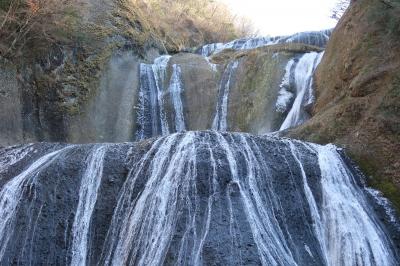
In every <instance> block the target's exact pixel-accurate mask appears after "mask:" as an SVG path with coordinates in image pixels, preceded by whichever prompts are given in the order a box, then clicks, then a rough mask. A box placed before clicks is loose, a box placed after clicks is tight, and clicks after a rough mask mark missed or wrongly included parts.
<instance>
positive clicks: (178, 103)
mask: <svg viewBox="0 0 400 266" xmlns="http://www.w3.org/2000/svg"><path fill="white" fill-rule="evenodd" d="M181 75H182V70H181V67H180V66H179V65H176V64H174V65H173V66H172V77H171V82H170V85H169V91H170V92H171V97H172V99H171V100H172V103H173V105H174V110H175V129H176V132H182V131H185V130H186V126H185V116H184V114H183V105H182V98H181V97H182V92H183V84H182V77H181Z"/></svg>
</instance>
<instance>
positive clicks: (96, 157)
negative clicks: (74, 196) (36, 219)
mask: <svg viewBox="0 0 400 266" xmlns="http://www.w3.org/2000/svg"><path fill="white" fill-rule="evenodd" d="M106 151H107V146H106V145H100V146H95V147H94V148H93V151H92V152H91V153H90V155H89V157H88V159H87V162H86V165H87V166H86V167H87V168H86V171H85V173H84V175H83V176H82V180H81V185H80V189H79V202H78V207H77V211H76V215H75V219H74V223H73V226H72V238H73V241H72V259H71V265H73V266H80V265H86V261H87V250H88V247H89V241H88V236H89V229H90V223H91V219H92V214H93V210H94V206H95V204H96V200H97V193H98V190H99V188H100V184H101V178H102V175H103V162H104V156H105V154H106Z"/></svg>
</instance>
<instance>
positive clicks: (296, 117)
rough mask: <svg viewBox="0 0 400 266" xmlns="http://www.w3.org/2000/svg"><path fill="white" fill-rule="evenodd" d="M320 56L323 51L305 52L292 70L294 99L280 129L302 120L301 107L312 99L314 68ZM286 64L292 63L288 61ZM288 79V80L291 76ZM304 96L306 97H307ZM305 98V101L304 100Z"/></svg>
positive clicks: (300, 122)
mask: <svg viewBox="0 0 400 266" xmlns="http://www.w3.org/2000/svg"><path fill="white" fill-rule="evenodd" d="M322 56H323V53H316V52H311V53H307V54H304V55H303V56H302V57H301V58H300V59H299V62H298V63H297V64H296V66H295V69H294V70H293V75H294V77H293V82H294V84H293V86H295V89H296V99H295V100H294V103H293V105H292V108H291V109H290V111H289V114H288V115H287V117H286V119H285V121H284V122H283V124H282V126H281V128H280V130H285V129H288V128H291V127H295V126H298V125H300V124H302V123H303V122H304V120H305V117H304V113H305V110H303V109H304V107H305V105H307V104H309V103H310V101H312V99H311V97H312V95H313V93H312V86H313V75H314V72H315V69H316V68H317V66H318V64H319V62H320V61H321V58H322ZM288 64H292V63H291V62H290V61H289V63H288ZM285 79H286V80H287V77H285ZM288 80H289V81H290V80H291V78H289V79H288ZM305 97H308V99H307V98H305ZM306 100H307V102H305V101H306Z"/></svg>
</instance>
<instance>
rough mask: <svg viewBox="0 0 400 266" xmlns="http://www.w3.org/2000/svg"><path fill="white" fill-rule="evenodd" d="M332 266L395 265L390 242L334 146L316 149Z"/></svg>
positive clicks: (329, 256) (328, 249) (329, 262)
mask: <svg viewBox="0 0 400 266" xmlns="http://www.w3.org/2000/svg"><path fill="white" fill-rule="evenodd" d="M315 149H316V150H317V151H318V160H319V165H320V168H321V176H322V180H321V184H322V190H323V207H322V210H323V211H322V224H323V228H324V235H325V236H326V250H327V252H328V265H330V266H339V265H340V266H353V265H364V266H372V265H379V266H386V265H387V266H389V265H395V264H396V262H395V259H394V255H393V253H392V250H391V249H390V248H389V247H390V246H391V244H390V241H389V240H388V239H387V237H386V235H385V233H384V232H383V231H382V229H381V226H380V224H379V222H378V220H377V218H376V217H375V215H374V214H373V213H372V211H371V209H370V207H369V205H368V203H367V202H366V199H365V196H364V195H363V194H362V190H361V189H359V188H358V187H357V185H356V184H355V180H354V177H353V175H352V173H351V172H350V171H349V170H348V169H347V167H346V165H345V163H344V162H343V161H342V159H341V157H340V155H339V154H338V152H337V151H336V147H335V146H333V145H327V146H316V145H315Z"/></svg>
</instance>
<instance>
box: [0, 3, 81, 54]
mask: <svg viewBox="0 0 400 266" xmlns="http://www.w3.org/2000/svg"><path fill="white" fill-rule="evenodd" d="M81 5H82V3H80V2H79V0H62V1H61V0H3V1H1V2H0V56H2V57H9V58H10V57H17V56H20V55H22V54H25V55H26V53H24V50H25V51H26V50H29V51H35V53H36V52H42V51H47V50H48V49H49V48H50V47H51V46H52V45H53V44H55V43H59V42H63V43H64V44H71V43H72V42H74V41H76V40H77V39H78V38H79V37H82V36H83V35H81V36H80V34H79V32H78V28H79V21H80V20H79V17H80V13H79V12H78V10H80V8H81Z"/></svg>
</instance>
